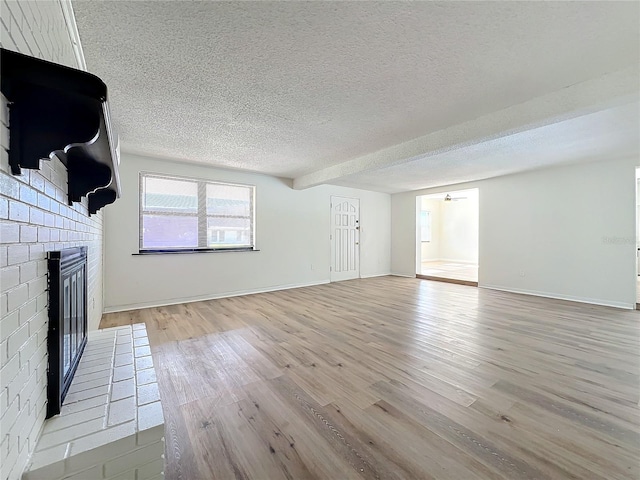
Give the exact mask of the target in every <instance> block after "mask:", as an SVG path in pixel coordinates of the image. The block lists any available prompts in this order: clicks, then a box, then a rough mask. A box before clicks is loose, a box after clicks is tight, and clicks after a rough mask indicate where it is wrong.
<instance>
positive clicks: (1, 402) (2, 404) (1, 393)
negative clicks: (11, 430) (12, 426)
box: [0, 387, 9, 452]
mask: <svg viewBox="0 0 640 480" xmlns="http://www.w3.org/2000/svg"><path fill="white" fill-rule="evenodd" d="M8 406H9V395H8V394H7V388H6V387H2V388H1V389H0V411H4V410H6V409H7V407H8ZM8 435H9V434H2V433H0V438H3V439H4V440H3V441H2V444H1V445H0V452H2V451H3V450H4V449H3V447H4V448H7V451H8V448H9V447H8V445H5V443H6V442H7V439H6V438H7V436H8Z"/></svg>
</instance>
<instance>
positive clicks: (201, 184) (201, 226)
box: [138, 171, 259, 255]
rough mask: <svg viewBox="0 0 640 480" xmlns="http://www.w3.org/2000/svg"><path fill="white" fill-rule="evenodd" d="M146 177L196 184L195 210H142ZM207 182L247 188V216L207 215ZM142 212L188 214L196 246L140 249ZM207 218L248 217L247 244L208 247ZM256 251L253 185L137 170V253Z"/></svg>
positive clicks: (141, 244) (254, 194)
mask: <svg viewBox="0 0 640 480" xmlns="http://www.w3.org/2000/svg"><path fill="white" fill-rule="evenodd" d="M146 178H157V179H162V180H176V181H183V182H191V183H195V184H196V189H197V205H196V212H195V213H183V212H163V211H146V212H145V211H144V180H145V179H146ZM207 185H214V186H215V185H220V186H225V187H229V186H230V187H243V188H248V189H249V191H250V202H249V215H248V216H246V215H210V214H207ZM145 215H159V216H173V217H176V216H180V217H192V218H196V220H197V239H198V240H197V241H198V246H196V247H168V248H144V246H143V241H144V238H143V235H144V232H143V225H144V216H145ZM209 218H248V219H249V224H250V229H249V238H250V242H249V243H250V244H249V245H241V246H225V247H210V246H208V245H207V229H208V219H209ZM251 251H259V250H258V248H257V242H256V186H255V185H251V184H245V183H235V182H223V181H219V180H210V179H207V178H197V177H186V176H182V175H173V174H165V173H157V172H147V171H141V172H139V176H138V254H139V255H146V254H160V253H206V252H251Z"/></svg>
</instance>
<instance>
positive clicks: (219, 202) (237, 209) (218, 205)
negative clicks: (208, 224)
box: [207, 184, 253, 217]
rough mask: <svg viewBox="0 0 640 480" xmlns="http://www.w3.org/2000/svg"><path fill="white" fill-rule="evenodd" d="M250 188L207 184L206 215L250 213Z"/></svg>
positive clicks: (247, 214)
mask: <svg viewBox="0 0 640 480" xmlns="http://www.w3.org/2000/svg"><path fill="white" fill-rule="evenodd" d="M252 190H253V189H252V188H249V187H243V186H237V185H217V184H207V215H234V216H245V217H249V216H250V215H251V197H252Z"/></svg>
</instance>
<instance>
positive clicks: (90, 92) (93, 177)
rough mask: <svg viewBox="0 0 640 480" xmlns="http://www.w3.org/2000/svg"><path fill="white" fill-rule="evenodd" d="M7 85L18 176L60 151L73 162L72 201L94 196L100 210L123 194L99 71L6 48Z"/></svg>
mask: <svg viewBox="0 0 640 480" xmlns="http://www.w3.org/2000/svg"><path fill="white" fill-rule="evenodd" d="M1 54H2V55H1V58H0V62H1V76H2V85H1V90H2V93H3V94H4V96H5V97H6V98H7V100H8V102H9V134H10V137H9V164H10V165H11V172H12V173H13V174H14V175H20V173H21V169H22V168H30V169H34V168H35V169H37V168H39V166H40V159H50V158H51V157H53V156H54V155H55V156H57V157H58V158H59V159H60V160H61V161H62V163H64V165H65V166H66V167H67V172H68V176H69V179H68V185H69V189H68V194H69V205H71V204H72V202H79V201H80V200H81V198H82V197H84V196H87V197H88V199H89V213H96V212H97V211H98V210H100V209H101V208H102V207H104V206H105V205H108V204H110V203H113V202H114V201H115V200H116V198H118V197H120V179H119V177H118V164H119V162H120V155H119V149H118V145H117V139H115V138H113V133H112V131H111V121H110V118H109V105H108V103H107V87H106V85H105V84H104V82H102V80H100V79H99V78H98V77H96V76H95V75H92V74H90V73H87V72H83V71H81V70H76V69H74V68H69V67H65V66H63V65H58V64H56V63H51V62H47V61H44V60H40V59H37V58H34V57H30V56H27V55H22V54H20V53H16V52H12V51H10V50H6V49H4V48H3V49H1Z"/></svg>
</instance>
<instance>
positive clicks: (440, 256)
mask: <svg viewBox="0 0 640 480" xmlns="http://www.w3.org/2000/svg"><path fill="white" fill-rule="evenodd" d="M416 211H417V218H416V222H417V223H416V227H417V228H416V231H417V235H416V259H417V262H416V276H417V277H418V278H423V279H427V280H437V281H443V282H450V283H459V284H463V285H471V286H475V287H477V286H478V250H479V192H478V189H477V188H472V189H468V190H458V191H450V192H446V193H437V194H432V195H422V196H419V197H417V200H416Z"/></svg>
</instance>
